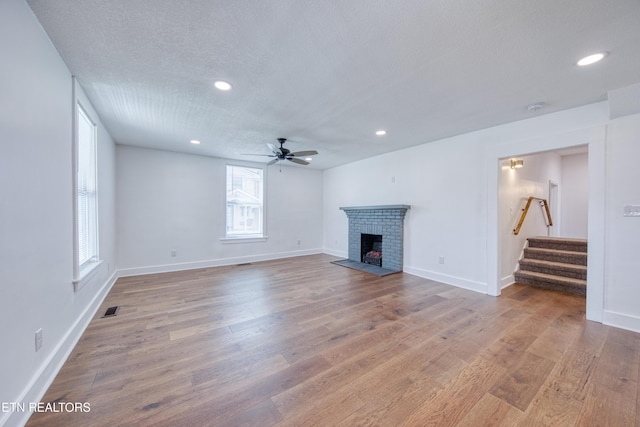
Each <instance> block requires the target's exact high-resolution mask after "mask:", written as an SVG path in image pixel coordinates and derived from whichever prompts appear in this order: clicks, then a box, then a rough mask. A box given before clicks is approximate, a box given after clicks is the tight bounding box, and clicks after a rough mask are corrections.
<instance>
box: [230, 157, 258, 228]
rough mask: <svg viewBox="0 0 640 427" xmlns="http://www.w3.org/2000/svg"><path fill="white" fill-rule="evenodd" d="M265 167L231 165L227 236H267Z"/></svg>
mask: <svg viewBox="0 0 640 427" xmlns="http://www.w3.org/2000/svg"><path fill="white" fill-rule="evenodd" d="M263 177H264V171H263V170H262V169H258V168H250V167H244V166H232V165H227V231H226V237H228V238H236V237H263V236H264V231H263V230H264V227H263V211H264V208H263V200H264V190H263V188H264V182H263Z"/></svg>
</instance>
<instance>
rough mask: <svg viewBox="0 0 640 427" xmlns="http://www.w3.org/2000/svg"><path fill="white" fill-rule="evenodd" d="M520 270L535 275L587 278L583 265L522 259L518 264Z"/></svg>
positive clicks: (585, 268)
mask: <svg viewBox="0 0 640 427" xmlns="http://www.w3.org/2000/svg"><path fill="white" fill-rule="evenodd" d="M519 264H520V270H522V271H533V272H537V273H546V274H555V275H559V276H564V277H572V278H574V279H583V280H585V279H586V278H587V267H586V266H584V265H577V264H567V263H565V262H555V261H545V260H539V259H529V258H523V259H521V260H520V262H519Z"/></svg>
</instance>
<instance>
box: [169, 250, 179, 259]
mask: <svg viewBox="0 0 640 427" xmlns="http://www.w3.org/2000/svg"><path fill="white" fill-rule="evenodd" d="M171 256H172V257H174V258H175V257H177V256H178V250H177V249H171Z"/></svg>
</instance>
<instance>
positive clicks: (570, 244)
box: [527, 237, 588, 252]
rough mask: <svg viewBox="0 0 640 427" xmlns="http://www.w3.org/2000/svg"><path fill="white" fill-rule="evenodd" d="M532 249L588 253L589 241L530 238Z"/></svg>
mask: <svg viewBox="0 0 640 427" xmlns="http://www.w3.org/2000/svg"><path fill="white" fill-rule="evenodd" d="M527 240H528V241H529V247H530V248H546V249H556V250H565V251H571V252H587V248H588V245H587V241H586V240H585V239H572V238H566V237H530V238H528V239H527Z"/></svg>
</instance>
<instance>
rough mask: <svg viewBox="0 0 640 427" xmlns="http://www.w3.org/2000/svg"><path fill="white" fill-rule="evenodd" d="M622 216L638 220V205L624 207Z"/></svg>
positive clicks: (639, 214)
mask: <svg viewBox="0 0 640 427" xmlns="http://www.w3.org/2000/svg"><path fill="white" fill-rule="evenodd" d="M622 216H633V217H639V218H640V205H624V210H623V214H622Z"/></svg>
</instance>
